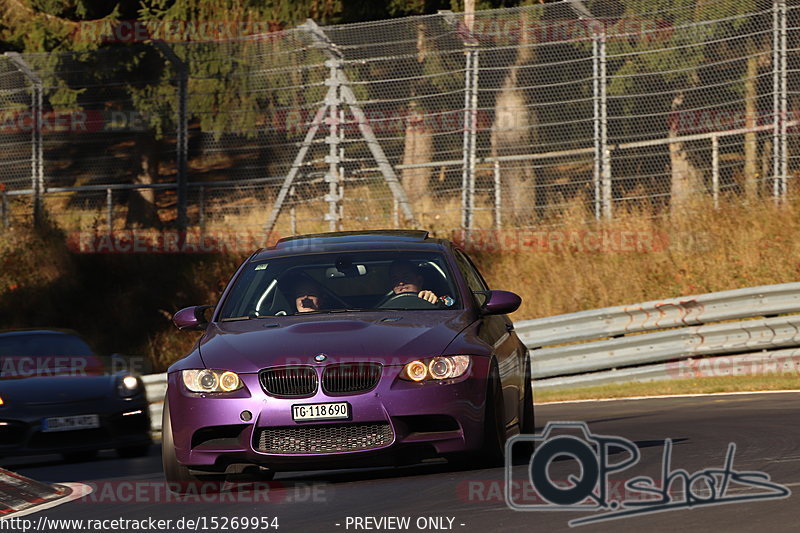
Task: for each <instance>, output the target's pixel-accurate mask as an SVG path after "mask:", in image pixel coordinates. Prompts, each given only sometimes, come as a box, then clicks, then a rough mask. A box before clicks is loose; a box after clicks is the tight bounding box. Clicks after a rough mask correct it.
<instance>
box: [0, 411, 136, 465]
mask: <svg viewBox="0 0 800 533" xmlns="http://www.w3.org/2000/svg"><path fill="white" fill-rule="evenodd" d="M87 414H96V415H98V419H99V427H96V428H88V429H74V430H68V431H53V432H46V431H43V421H44V419H46V418H53V417H69V416H78V415H87ZM151 442H152V441H151V438H150V413H149V410H148V405H147V402H146V400H144V398H143V397H142V398H134V399H131V400H121V399H119V400H117V399H114V400H111V401H103V400H101V401H79V402H64V403H60V404H58V405H32V406H31V405H25V406H19V407H15V408H13V409H2V410H0V457H3V456H16V455H43V454H51V453H59V454H63V453H71V452H81V451H92V450H102V449H109V448H127V447H134V446H146V445H149V444H151Z"/></svg>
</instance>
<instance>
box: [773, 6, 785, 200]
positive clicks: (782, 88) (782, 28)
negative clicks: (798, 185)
mask: <svg viewBox="0 0 800 533" xmlns="http://www.w3.org/2000/svg"><path fill="white" fill-rule="evenodd" d="M777 2H778V9H779V11H780V13H779V22H780V39H779V41H780V52H781V54H780V78H781V79H780V98H781V102H780V103H781V131H780V137H781V161H780V164H781V172H780V175H781V195H782V197H783V198H784V199H785V198H786V193H787V183H786V180H787V179H788V177H789V143H788V138H787V133H788V131H787V127H788V124H787V122H788V120H789V87H788V75H787V72H788V70H787V59H786V56H787V54H788V44H787V20H786V19H787V12H786V0H777ZM773 150H774V148H773Z"/></svg>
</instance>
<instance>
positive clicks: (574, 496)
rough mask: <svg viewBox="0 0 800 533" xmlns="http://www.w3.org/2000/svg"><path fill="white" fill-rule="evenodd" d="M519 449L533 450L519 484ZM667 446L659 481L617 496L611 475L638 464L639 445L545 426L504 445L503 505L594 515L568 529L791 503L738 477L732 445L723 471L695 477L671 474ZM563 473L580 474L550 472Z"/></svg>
mask: <svg viewBox="0 0 800 533" xmlns="http://www.w3.org/2000/svg"><path fill="white" fill-rule="evenodd" d="M524 443H527V444H528V445H529V446H530V445H532V446H533V453H532V454H531V458H530V461H529V462H528V465H527V467H526V468H525V472H524V474H523V475H522V476H521V475H520V474H521V472H520V470H521V469H520V468H519V467H513V465H512V464H511V458H512V457H513V452H514V448H515V446H520V445H522V444H524ZM672 444H673V443H672V440H671V439H666V440H664V446H663V455H662V464H661V468H660V471H661V479H660V480H655V479H653V478H652V477H649V476H635V477H631V478H630V479H628V480H626V481H625V483H624V490H622V491H620V490H618V489H614V488H613V483H612V482H611V481H610V479H609V475H611V474H613V473H615V472H622V471H624V470H627V469H629V468H631V467H633V466H634V465H636V464H637V463H638V462H639V460H640V458H641V456H640V452H639V448H638V446H637V445H636V443H634V442H632V441H630V440H628V439H625V438H623V437H618V436H610V435H597V434H593V433H592V432H591V431H589V426H588V425H587V424H586V423H585V422H549V423H548V424H547V425H546V426H545V428H544V430H543V431H542V434H541V435H517V436H515V437H512V438H511V439H509V441H508V443H507V444H506V468H505V500H506V504H507V505H508V506H509V507H510V508H511V509H513V510H515V511H573V512H574V511H588V512H591V513H592V514H591V516H588V517H583V518H578V519H575V520H571V521H570V522H569V525H570V526H578V525H584V524H589V523H593V522H600V521H604V520H613V519H618V518H625V517H629V516H635V515H642V514H648V513H656V512H663V511H672V510H678V509H688V508H694V507H702V506H710V505H722V504H726V503H734V502H743V501H748V500H771V499H782V498H787V497H788V496H789V495H791V491H790V490H789V489H788V488H787V487H784V486H782V485H779V484H777V483H773V482H772V481H771V480H770V476H769V474H766V473H763V472H756V471H737V470H735V469H734V468H733V460H734V456H735V454H736V444H735V443H730V444H728V450H727V453H726V454H725V456H724V458H723V459H722V460H721V463H722V467H721V468H713V467H712V468H705V469H702V470H699V471H697V472H692V473H690V472H687V471H686V470H685V469H682V468H676V469H673V467H672ZM556 464H560V466H555V465H556ZM575 466H577V467H579V468H578V469H576V468H575ZM564 469H567V470H569V471H571V472H574V471H576V470H578V471H579V473H578V474H577V475H576V474H574V473H573V474H571V475H567V476H566V477H565V479H566V481H559V480H558V479H559V478H558V477H556V476H554V475H553V474H554V471H562V472H563V470H564ZM515 477H516V478H517V479H515ZM520 478H521V479H520ZM525 478H527V479H525ZM524 484H529V486H531V487H532V490H533V491H534V492H535V494H536V497H527V498H522V497H521V496H520V491H519V490H514V487H518V486H520V485H524Z"/></svg>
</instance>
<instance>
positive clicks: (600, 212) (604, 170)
mask: <svg viewBox="0 0 800 533" xmlns="http://www.w3.org/2000/svg"><path fill="white" fill-rule="evenodd" d="M570 6H571V7H572V8H573V9H574V10H575V12H576V13H577V15H578V18H579V19H588V20H589V21H590V22H591V29H592V100H593V108H594V120H593V123H594V172H593V181H594V217H595V219H596V220H600V219H601V218H606V219H609V220H610V219H611V217H612V215H613V213H612V204H611V199H612V196H611V194H612V190H611V152H610V151H609V149H608V98H607V96H606V89H607V87H608V72H607V68H606V30H605V23H604V22H603V21H598V20H597V19H596V18H595V17H594V16H593V15H592V14H591V13H590V12H589V10H588V9H587V8H586V6H584V5H583V3H582V2H581V1H580V0H572V1H571V2H570Z"/></svg>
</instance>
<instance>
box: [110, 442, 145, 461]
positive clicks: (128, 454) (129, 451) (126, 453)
mask: <svg viewBox="0 0 800 533" xmlns="http://www.w3.org/2000/svg"><path fill="white" fill-rule="evenodd" d="M149 452H150V445H148V444H142V445H139V446H125V447H123V448H117V455H118V456H120V457H122V458H124V459H130V458H132V457H144V456H146V455H147V454H148V453H149Z"/></svg>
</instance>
